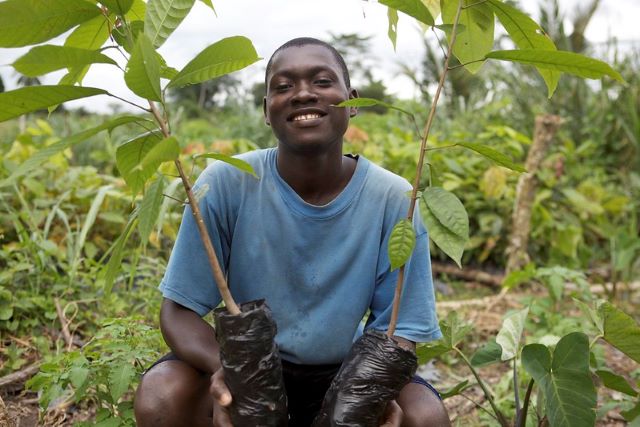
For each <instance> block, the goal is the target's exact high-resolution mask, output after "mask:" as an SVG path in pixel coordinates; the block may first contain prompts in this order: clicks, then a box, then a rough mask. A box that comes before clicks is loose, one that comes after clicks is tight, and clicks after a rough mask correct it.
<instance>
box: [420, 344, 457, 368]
mask: <svg viewBox="0 0 640 427" xmlns="http://www.w3.org/2000/svg"><path fill="white" fill-rule="evenodd" d="M450 350H452V348H451V347H449V346H448V345H446V344H444V343H443V342H442V340H440V341H435V342H432V343H428V344H425V345H421V346H418V348H416V356H417V357H418V363H419V364H420V365H424V364H425V363H427V362H428V361H430V360H431V359H433V358H436V357H438V356H440V355H442V354H445V353H447V352H448V351H450Z"/></svg>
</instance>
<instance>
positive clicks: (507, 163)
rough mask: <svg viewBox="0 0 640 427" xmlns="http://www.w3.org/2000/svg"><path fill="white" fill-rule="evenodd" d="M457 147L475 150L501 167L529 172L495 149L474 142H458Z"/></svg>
mask: <svg viewBox="0 0 640 427" xmlns="http://www.w3.org/2000/svg"><path fill="white" fill-rule="evenodd" d="M457 145H460V146H461V147H464V148H468V149H469V150H473V151H475V152H476V153H478V154H481V155H483V156H484V157H486V158H487V159H489V160H493V161H494V162H496V163H497V164H499V165H500V166H504V167H505V168H508V169H511V170H513V171H517V172H526V171H527V170H526V169H525V168H524V167H523V166H522V165H519V164H517V163H515V162H514V161H513V160H511V159H510V158H509V157H507V156H506V155H505V154H502V153H501V152H499V151H496V150H494V149H493V148H490V147H487V146H486V145H484V144H476V143H473V142H458V143H457Z"/></svg>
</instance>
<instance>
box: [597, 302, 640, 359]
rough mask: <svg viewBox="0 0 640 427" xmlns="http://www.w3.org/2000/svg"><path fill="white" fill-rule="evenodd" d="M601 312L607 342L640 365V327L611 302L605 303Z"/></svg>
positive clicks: (601, 307)
mask: <svg viewBox="0 0 640 427" xmlns="http://www.w3.org/2000/svg"><path fill="white" fill-rule="evenodd" d="M599 312H600V315H601V316H602V317H603V318H604V339H605V341H607V342H608V343H609V344H611V345H612V346H614V347H616V348H617V349H618V350H620V351H621V352H623V353H624V354H626V355H627V356H629V357H630V358H631V359H633V360H635V361H636V362H637V363H640V325H638V323H636V321H635V320H634V319H633V318H632V317H631V316H629V315H627V314H626V313H625V312H623V311H622V310H620V309H618V308H617V307H615V306H614V305H613V304H611V303H609V302H604V303H603V304H602V305H601V306H600V310H599Z"/></svg>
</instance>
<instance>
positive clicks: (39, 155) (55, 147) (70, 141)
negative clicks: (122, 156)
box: [0, 94, 150, 188]
mask: <svg viewBox="0 0 640 427" xmlns="http://www.w3.org/2000/svg"><path fill="white" fill-rule="evenodd" d="M1 96H2V95H1V94H0V97H1ZM134 122H150V121H149V120H146V119H144V118H142V117H138V116H122V117H118V118H115V119H113V120H109V121H107V122H105V123H103V124H101V125H99V126H96V127H94V128H91V129H87V130H85V131H83V132H80V133H77V134H75V135H72V136H70V137H68V138H64V139H62V140H60V141H58V142H56V143H53V144H51V145H49V146H48V147H45V148H43V149H42V150H40V151H38V152H36V153H35V154H34V155H33V156H31V157H29V158H28V159H27V160H26V161H25V162H24V163H22V164H21V165H20V166H18V168H17V169H16V170H14V171H13V173H12V174H11V176H9V177H8V178H6V179H4V180H3V181H0V188H1V187H5V186H7V185H10V184H12V183H13V182H15V180H16V179H17V178H19V177H21V176H22V175H24V174H26V173H27V172H29V171H31V170H33V169H35V168H37V167H38V166H40V165H41V164H42V163H44V162H46V161H47V159H49V158H50V157H51V156H53V155H55V154H58V153H61V152H62V151H64V150H66V149H67V148H69V147H71V146H72V145H74V144H78V143H80V142H83V141H86V140H87V139H89V138H91V137H92V136H94V135H96V134H98V133H100V132H102V131H104V130H109V131H110V130H112V129H114V128H116V127H118V126H122V125H125V124H128V123H134Z"/></svg>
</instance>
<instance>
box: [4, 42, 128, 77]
mask: <svg viewBox="0 0 640 427" xmlns="http://www.w3.org/2000/svg"><path fill="white" fill-rule="evenodd" d="M98 63H99V64H112V65H116V62H115V61H114V60H113V59H111V58H109V57H108V56H106V55H103V54H102V53H100V52H97V51H95V50H89V49H81V48H78V47H69V46H54V45H44V46H36V47H34V48H32V49H31V50H30V51H29V52H27V53H26V54H24V55H22V56H21V57H20V58H18V59H17V60H16V61H15V62H14V63H13V64H12V65H13V68H15V69H16V70H17V71H18V72H20V73H22V74H24V75H25V76H29V77H36V76H41V75H43V74H47V73H51V72H53V71H57V70H61V69H63V68H74V67H84V66H86V65H89V64H98Z"/></svg>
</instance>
